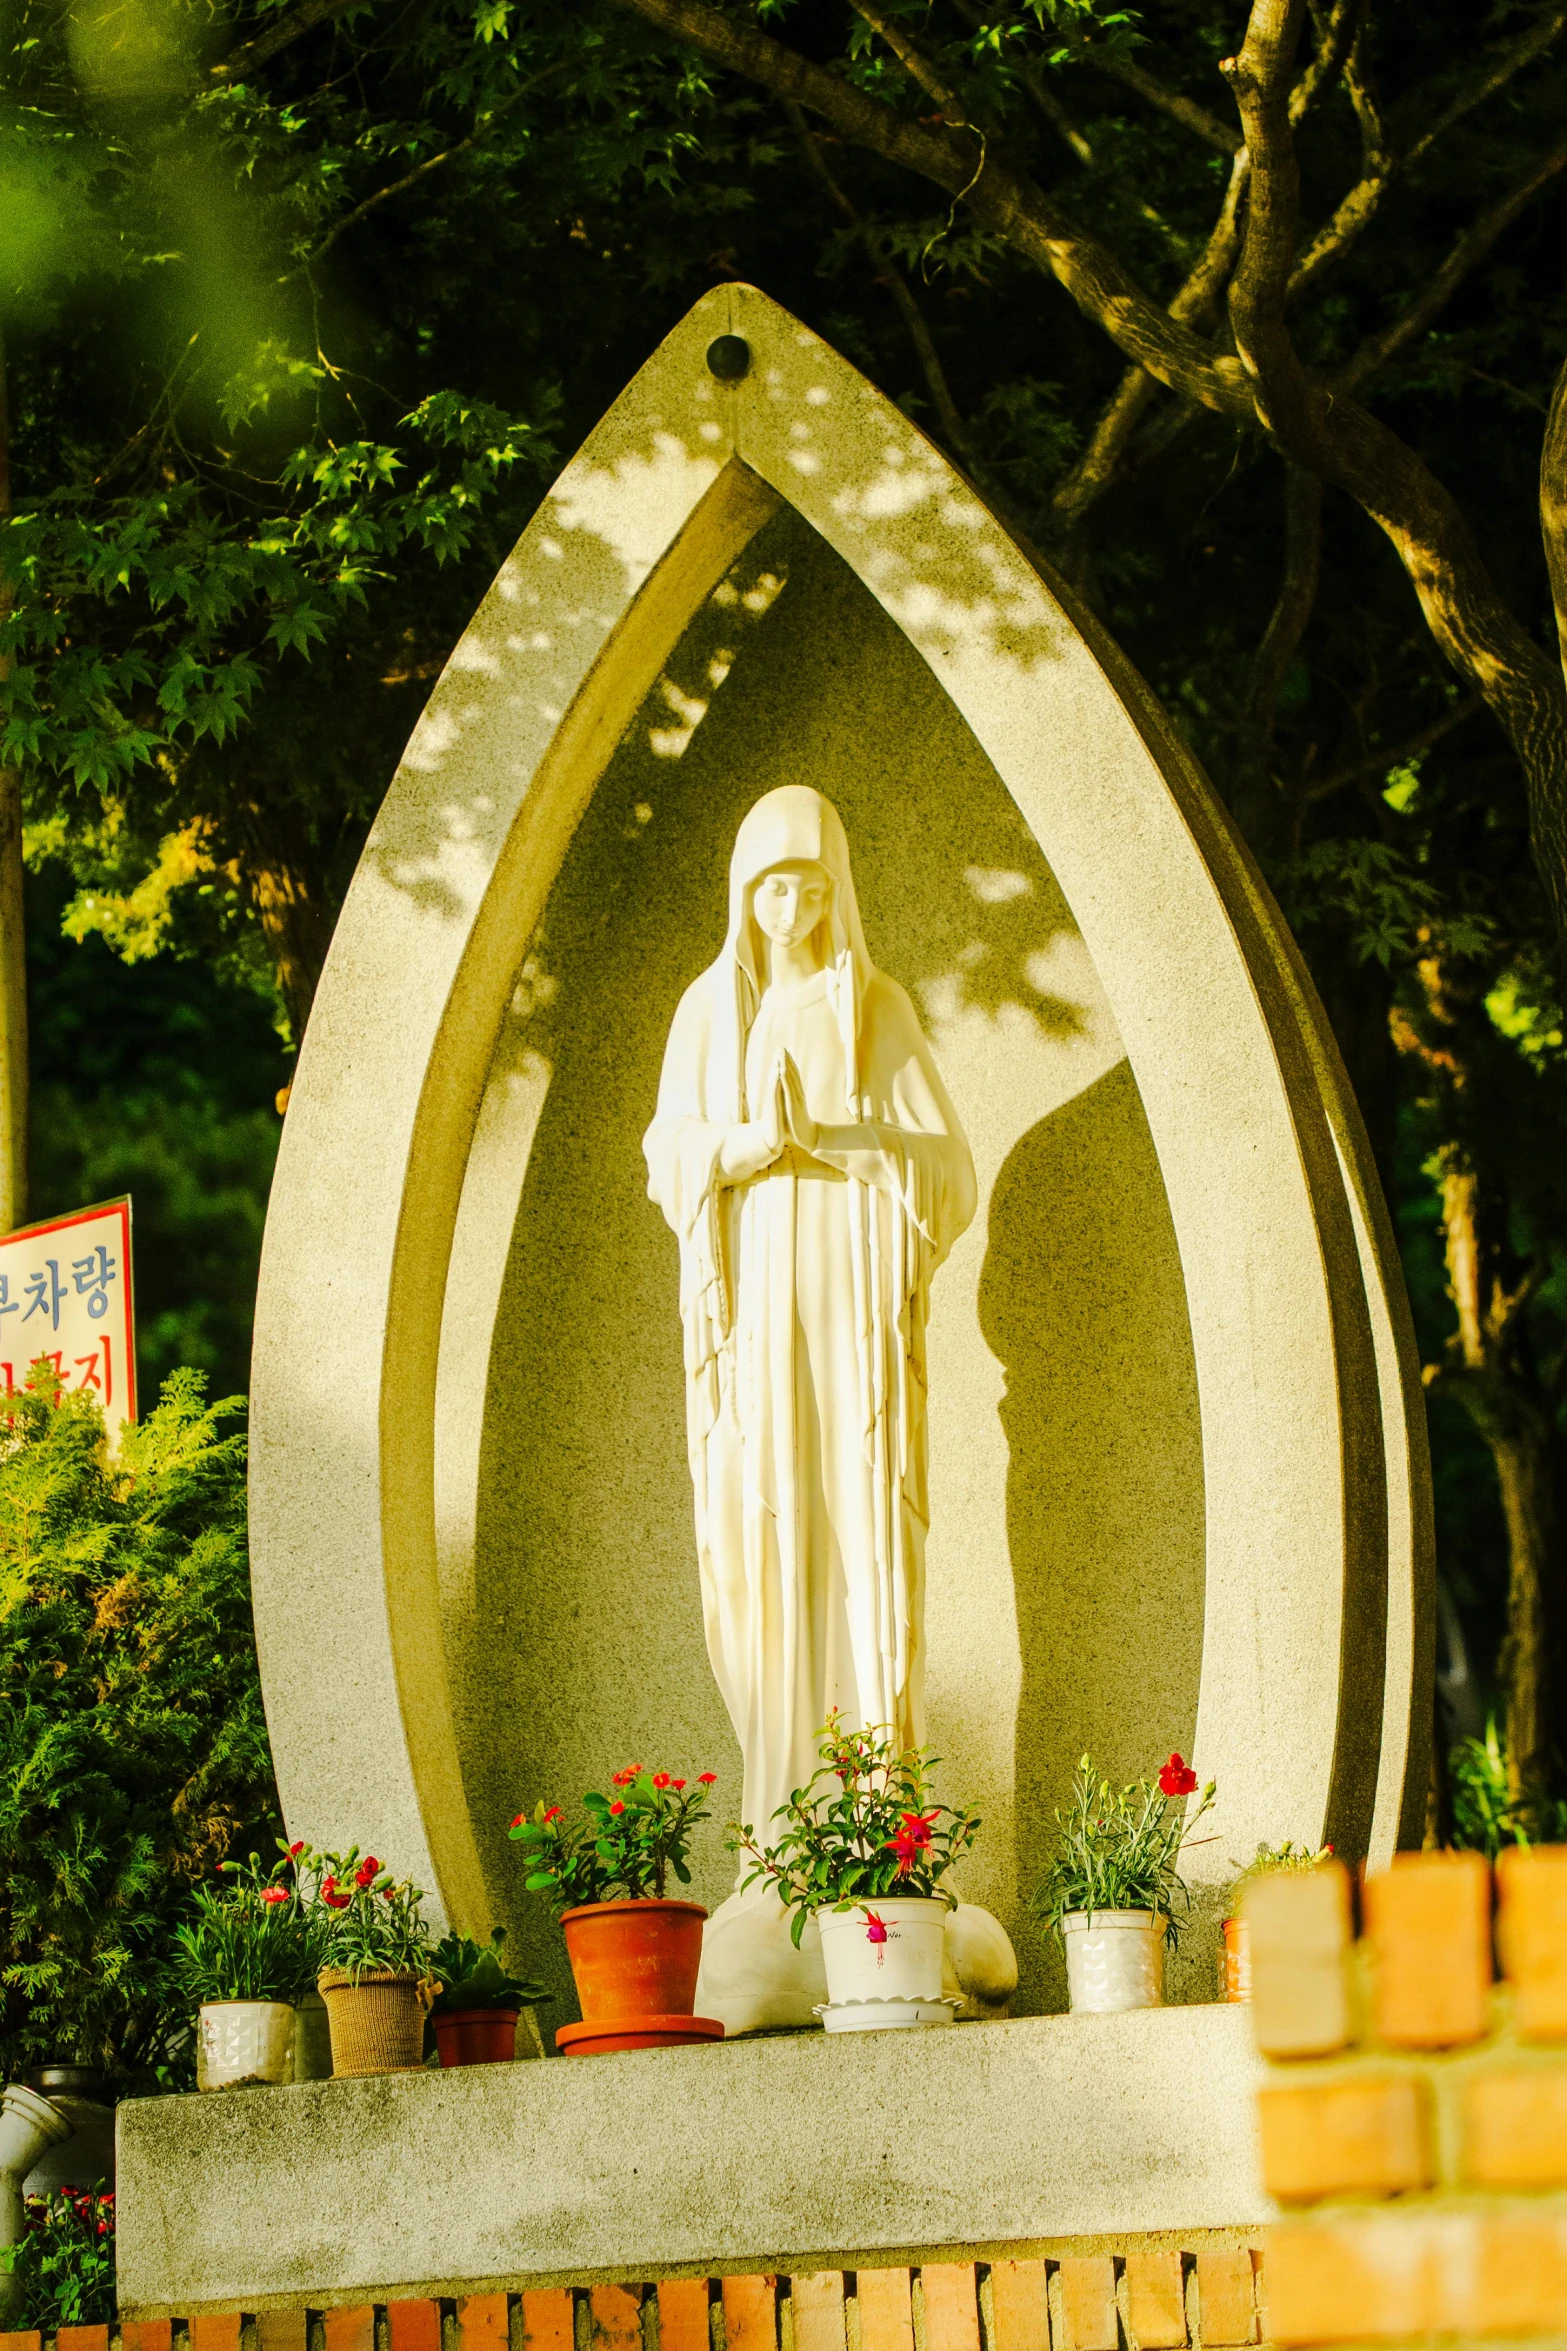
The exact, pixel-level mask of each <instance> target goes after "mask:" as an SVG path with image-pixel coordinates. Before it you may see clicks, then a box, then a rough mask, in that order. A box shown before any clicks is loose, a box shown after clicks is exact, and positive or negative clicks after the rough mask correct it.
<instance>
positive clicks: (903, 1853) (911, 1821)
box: [887, 1812, 936, 1878]
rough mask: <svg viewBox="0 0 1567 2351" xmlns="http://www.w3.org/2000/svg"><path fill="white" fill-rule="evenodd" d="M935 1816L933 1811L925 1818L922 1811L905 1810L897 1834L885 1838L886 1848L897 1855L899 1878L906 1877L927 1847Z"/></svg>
mask: <svg viewBox="0 0 1567 2351" xmlns="http://www.w3.org/2000/svg"><path fill="white" fill-rule="evenodd" d="M935 1818H936V1815H935V1814H934V1813H932V1814H931V1815H930V1817H929V1819H927V1818H926V1816H925V1814H924V1813H923V1812H906V1813H905V1814H904V1815H903V1826H902V1827H901V1828H900V1829H899V1831H898V1833H897V1835H896V1836H895V1837H889V1838H888V1839H887V1850H888V1851H889V1852H892V1853H896V1854H897V1856H898V1875H899V1877H900V1878H906V1877H907V1876H908V1874H909V1871H910V1870H911V1869H912V1868H913V1867H914V1864H915V1862H916V1861H917V1860H918V1859H919V1856H920V1855H921V1854H922V1853H924V1852H926V1851H927V1850H928V1849H929V1846H930V1832H931V1828H932V1825H933V1824H934V1822H935Z"/></svg>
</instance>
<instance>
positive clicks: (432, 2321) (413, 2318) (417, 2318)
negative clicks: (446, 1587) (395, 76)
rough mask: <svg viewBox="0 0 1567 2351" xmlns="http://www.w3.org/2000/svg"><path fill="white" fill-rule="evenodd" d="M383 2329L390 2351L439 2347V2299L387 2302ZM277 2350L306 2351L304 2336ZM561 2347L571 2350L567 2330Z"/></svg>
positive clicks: (266, 2350) (436, 2350) (266, 2348)
mask: <svg viewBox="0 0 1567 2351" xmlns="http://www.w3.org/2000/svg"><path fill="white" fill-rule="evenodd" d="M569 2299H570V2297H569V2296H568V2300H569ZM292 2315H293V2313H292V2312H290V2313H289V2316H290V2317H292ZM303 2315H304V2313H303V2312H301V2313H300V2316H301V2317H303ZM257 2323H258V2325H259V2324H262V2323H264V2322H262V2321H259V2320H258V2322H257ZM386 2331H387V2337H388V2339H389V2341H390V2343H391V2347H392V2351H441V2306H440V2304H439V2303H438V2302H388V2304H387V2306H386ZM258 2351H271V2346H270V2345H268V2344H262V2345H260V2346H259V2347H258ZM278 2351H305V2342H304V2337H303V2336H301V2338H300V2340H299V2342H298V2344H297V2345H295V2344H288V2345H286V2346H285V2345H279V2347H278ZM563 2351H571V2341H570V2335H569V2332H568V2335H567V2340H566V2343H565V2345H564V2346H563Z"/></svg>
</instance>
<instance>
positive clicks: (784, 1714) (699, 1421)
mask: <svg viewBox="0 0 1567 2351" xmlns="http://www.w3.org/2000/svg"><path fill="white" fill-rule="evenodd" d="M791 859H810V860H812V861H814V862H816V863H819V864H821V865H822V866H824V867H825V869H826V871H827V874H828V876H829V879H830V882H831V885H832V889H831V898H830V906H829V913H828V915H827V917H826V918H824V930H825V933H826V937H825V938H824V941H823V945H824V948H825V950H826V951H827V961H826V963H825V966H824V968H823V969H822V970H821V971H819V972H818V973H817V974H816V976H815V977H814V978H811V979H808V980H806V981H804V982H800V983H797V984H794V985H790V986H781V987H777V988H771V987H770V988H763V987H761V986H760V985H759V983H758V974H759V971H760V970H761V969H762V968H765V967H764V966H762V964H761V943H760V940H759V937H758V935H757V934H756V932H755V929H754V925H753V922H752V917H751V912H750V899H751V891H752V888H753V887H754V884H755V882H756V881H757V880H758V879H759V878H760V876H761V875H762V874H763V873H764V872H767V871H768V870H770V869H771V868H772V867H773V866H775V865H778V864H782V863H784V862H787V861H789V860H791ZM730 900H731V905H730V914H731V919H730V930H729V937H728V939H727V940H726V943H725V948H724V952H723V953H722V954H721V955H720V957H719V958H718V960H717V962H715V963H714V964H713V965H712V966H710V968H709V969H708V970H707V971H706V972H704V973H703V974H702V976H701V978H700V979H698V980H697V981H696V982H695V983H694V984H693V985H692V987H691V988H690V989H688V990H687V992H686V995H685V997H684V998H683V999H682V1002H681V1004H680V1007H679V1010H678V1011H677V1013H676V1015H675V1019H674V1023H673V1026H672V1028H671V1031H670V1036H669V1043H668V1047H667V1050H666V1053H665V1059H664V1069H663V1077H662V1082H661V1084H660V1089H659V1099H658V1109H657V1115H656V1117H655V1118H654V1121H653V1124H652V1126H651V1127H650V1128H649V1130H648V1133H647V1136H646V1138H645V1142H644V1149H645V1152H646V1155H647V1163H648V1174H649V1190H650V1193H651V1195H652V1197H653V1199H654V1200H655V1201H656V1202H657V1203H658V1205H659V1207H660V1208H661V1209H662V1210H663V1213H664V1215H665V1217H666V1218H667V1220H668V1222H669V1223H670V1225H671V1226H672V1228H673V1229H674V1232H675V1234H676V1235H677V1237H678V1239H679V1243H680V1274H681V1279H680V1306H681V1317H682V1321H683V1324H684V1330H685V1370H686V1401H687V1433H688V1446H689V1457H690V1466H691V1478H692V1486H693V1492H694V1497H695V1506H696V1536H697V1551H698V1557H699V1562H700V1570H701V1582H702V1599H703V1608H704V1615H705V1621H706V1632H707V1644H708V1651H709V1655H710V1656H711V1659H712V1664H713V1671H714V1673H715V1675H716V1676H717V1679H718V1684H719V1688H720V1690H721V1691H722V1693H723V1697H724V1702H725V1704H726V1706H727V1708H728V1710H729V1715H730V1719H731V1721H732V1723H733V1724H734V1729H735V1735H736V1737H737V1739H738V1740H739V1743H740V1747H741V1751H742V1754H743V1757H744V1764H745V1782H744V1790H743V1797H742V1810H741V1817H742V1818H743V1819H744V1820H745V1821H746V1822H747V1823H748V1824H750V1825H751V1826H752V1827H753V1828H755V1829H756V1830H757V1831H758V1832H759V1833H762V1834H764V1835H765V1834H767V1832H768V1829H769V1823H770V1822H771V1820H772V1816H773V1815H774V1813H775V1812H776V1811H777V1810H778V1809H779V1808H780V1807H781V1806H782V1805H784V1804H786V1803H787V1801H788V1799H789V1797H790V1795H791V1793H792V1792H793V1791H794V1790H795V1789H796V1788H799V1787H802V1786H803V1785H804V1784H805V1782H806V1781H807V1780H808V1779H809V1778H810V1776H811V1774H812V1772H813V1771H814V1769H815V1768H816V1763H817V1754H816V1745H817V1734H818V1731H819V1729H820V1726H821V1724H822V1722H823V1720H824V1719H825V1717H826V1715H827V1713H828V1711H829V1709H830V1708H833V1707H838V1708H841V1710H842V1712H843V1714H844V1716H845V1718H846V1720H847V1722H848V1723H849V1724H850V1725H852V1726H865V1725H871V1724H886V1725H889V1726H890V1727H891V1728H892V1730H893V1731H894V1733H895V1735H896V1736H897V1737H898V1739H899V1740H900V1741H901V1742H904V1743H908V1744H913V1743H917V1742H919V1740H920V1739H921V1738H922V1736H923V1729H924V1725H923V1719H922V1703H921V1697H922V1676H923V1664H924V1658H923V1628H922V1617H923V1586H924V1545H925V1532H926V1525H927V1522H928V1517H929V1507H928V1500H927V1475H926V1463H927V1435H926V1372H925V1325H926V1316H927V1312H928V1307H929V1293H930V1280H931V1275H932V1274H933V1272H934V1271H935V1269H936V1267H937V1266H938V1265H939V1264H940V1262H941V1260H942V1258H943V1257H944V1256H945V1255H946V1253H947V1251H948V1250H949V1249H950V1248H951V1246H952V1244H953V1242H954V1241H955V1240H956V1239H957V1237H958V1235H959V1234H960V1233H961V1232H962V1231H963V1230H964V1228H965V1226H966V1225H967V1224H968V1223H969V1221H970V1219H971V1218H972V1216H973V1213H974V1204H975V1192H974V1171H973V1163H972V1160H971V1158H970V1156H969V1150H968V1145H967V1143H966V1141H965V1140H964V1137H963V1133H962V1130H961V1128H960V1127H959V1125H958V1122H957V1119H956V1117H955V1116H954V1114H953V1110H952V1106H951V1103H950V1102H949V1101H948V1099H947V1095H946V1092H945V1089H944V1088H943V1086H942V1083H941V1079H940V1077H939V1076H938V1074H937V1071H936V1068H935V1064H934V1062H933V1060H932V1058H931V1054H930V1049H929V1047H928V1045H927V1043H926V1041H925V1037H924V1035H923V1033H922V1031H921V1028H920V1025H919V1020H918V1017H917V1015H916V1014H915V1011H914V1007H913V1005H912V1004H911V1002H910V1000H909V998H908V996H907V995H906V993H905V992H904V990H903V989H902V988H901V987H900V986H899V985H898V984H897V982H896V981H895V980H892V979H889V978H888V977H887V975H886V974H885V973H884V972H881V971H879V970H877V969H876V967H875V966H874V965H873V964H872V963H871V961H870V959H869V956H868V954H867V953H866V950H865V945H864V939H863V935H862V933H861V930H860V922H859V914H858V909H857V907H856V905H855V902H854V886H853V880H852V877H851V874H850V870H849V860H848V845H847V842H846V840H845V838H844V835H843V828H842V825H841V823H840V821H839V819H838V817H837V814H836V811H834V810H833V809H832V808H831V806H830V805H829V803H827V802H826V801H825V800H823V799H822V798H821V796H820V795H819V794H818V793H816V792H814V791H811V790H809V788H808V787H804V786H786V787H784V789H783V790H782V791H779V792H774V793H770V794H769V795H768V796H767V798H766V799H764V800H763V801H761V802H759V803H758V805H757V807H756V808H755V809H753V811H752V812H751V815H750V816H749V817H747V819H746V820H745V823H744V824H743V825H742V827H741V830H740V835H739V838H738V840H737V842H736V847H735V857H734V863H733V866H732V870H731V891H730ZM781 1053H786V1054H787V1055H788V1056H789V1058H790V1059H791V1060H792V1061H793V1063H794V1065H795V1068H796V1069H797V1070H798V1072H799V1075H800V1079H801V1083H802V1086H803V1090H804V1094H805V1100H806V1105H807V1108H808V1110H809V1112H810V1115H811V1117H812V1119H814V1120H815V1122H816V1123H817V1127H818V1130H819V1131H818V1135H817V1140H816V1145H815V1148H814V1150H812V1151H811V1152H809V1153H807V1152H806V1151H804V1150H802V1149H800V1148H798V1147H797V1146H794V1145H790V1146H789V1147H788V1148H786V1149H785V1151H784V1154H783V1156H782V1157H781V1158H780V1159H778V1160H777V1161H776V1162H775V1163H774V1164H773V1165H772V1166H771V1167H769V1168H767V1169H765V1170H764V1171H763V1172H762V1173H761V1174H759V1175H756V1176H753V1177H752V1178H750V1179H749V1180H748V1181H745V1182H741V1183H731V1182H729V1181H728V1180H727V1179H726V1178H725V1177H724V1176H723V1174H722V1171H721V1168H720V1153H721V1151H722V1148H723V1143H724V1139H725V1137H726V1135H727V1134H728V1133H729V1132H730V1130H731V1128H732V1127H733V1126H735V1125H737V1124H739V1123H740V1122H741V1121H742V1120H744V1119H746V1118H747V1117H750V1118H756V1117H758V1116H759V1115H760V1114H761V1110H762V1107H763V1105H764V1101H765V1096H766V1093H767V1090H768V1087H769V1082H770V1077H771V1073H772V1072H773V1071H774V1070H775V1068H776V1066H777V1059H778V1056H779V1055H780V1054H781ZM726 1907H727V1906H726Z"/></svg>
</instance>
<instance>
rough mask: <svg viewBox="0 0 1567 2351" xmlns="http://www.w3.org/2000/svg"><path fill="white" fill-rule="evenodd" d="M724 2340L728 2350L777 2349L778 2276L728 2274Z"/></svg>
mask: <svg viewBox="0 0 1567 2351" xmlns="http://www.w3.org/2000/svg"><path fill="white" fill-rule="evenodd" d="M723 2290H724V2340H725V2341H726V2342H727V2343H728V2345H729V2351H777V2346H778V2280H777V2279H776V2278H775V2277H743V2278H725V2280H724V2289H723Z"/></svg>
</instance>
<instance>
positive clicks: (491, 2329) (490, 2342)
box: [328, 2294, 641, 2351]
mask: <svg viewBox="0 0 1567 2351" xmlns="http://www.w3.org/2000/svg"><path fill="white" fill-rule="evenodd" d="M509 2339H510V2334H509V2327H508V2323H507V2312H506V2297H505V2295H504V2294H464V2295H463V2296H462V2297H461V2299H460V2300H459V2301H458V2304H457V2341H458V2343H459V2345H460V2346H461V2351H507V2346H508V2342H509ZM328 2351H330V2346H329V2347H328ZM371 2351H374V2344H373V2340H372V2346H371ZM638 2351H641V2345H640V2339H639V2343H638Z"/></svg>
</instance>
